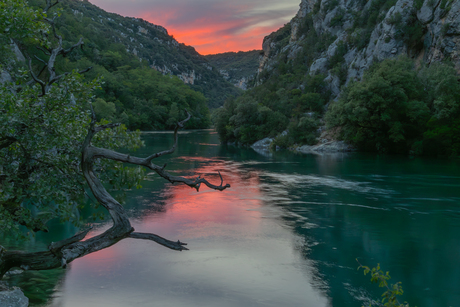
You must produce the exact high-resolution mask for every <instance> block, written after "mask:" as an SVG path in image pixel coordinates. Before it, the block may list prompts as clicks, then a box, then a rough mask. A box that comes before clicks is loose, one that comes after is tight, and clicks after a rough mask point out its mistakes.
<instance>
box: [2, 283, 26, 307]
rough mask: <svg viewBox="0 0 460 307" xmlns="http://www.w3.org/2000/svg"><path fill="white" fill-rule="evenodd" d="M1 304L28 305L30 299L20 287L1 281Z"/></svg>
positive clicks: (6, 306) (19, 306) (13, 306)
mask: <svg viewBox="0 0 460 307" xmlns="http://www.w3.org/2000/svg"><path fill="white" fill-rule="evenodd" d="M0 306H2V307H27V306H29V299H28V298H27V297H26V296H25V295H24V293H23V292H22V291H21V289H19V288H18V287H8V285H7V284H6V283H4V282H0Z"/></svg>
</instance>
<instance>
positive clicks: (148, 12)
mask: <svg viewBox="0 0 460 307" xmlns="http://www.w3.org/2000/svg"><path fill="white" fill-rule="evenodd" d="M90 1H91V2H92V3H94V4H96V5H97V6H99V7H101V8H103V9H105V10H106V11H109V12H114V13H117V14H120V15H123V16H130V17H139V18H143V19H145V20H147V21H149V22H151V23H153V24H157V25H161V26H163V27H165V28H166V29H167V30H168V32H169V34H171V35H174V37H175V38H176V39H177V40H178V41H179V42H181V43H184V44H187V45H191V46H193V47H195V49H196V50H197V51H198V52H199V53H201V54H214V53H221V52H227V51H248V50H254V49H261V48H262V40H263V38H264V36H266V35H268V34H270V33H271V32H273V31H275V30H277V29H279V28H280V27H281V26H283V25H284V24H285V23H287V22H288V21H289V20H290V19H291V18H292V17H294V15H295V14H296V12H297V10H298V7H299V2H300V0H284V1H282V3H280V1H279V0H233V1H232V2H230V1H224V0H194V1H190V0H189V1H186V0H169V1H164V0H161V1H160V0H131V1H126V0H123V1H121V0H90Z"/></svg>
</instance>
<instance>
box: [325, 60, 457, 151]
mask: <svg viewBox="0 0 460 307" xmlns="http://www.w3.org/2000/svg"><path fill="white" fill-rule="evenodd" d="M459 93H460V83H459V82H458V79H457V73H456V71H455V69H454V68H453V67H451V66H449V65H446V64H442V63H434V64H432V65H431V66H430V67H424V68H422V69H421V70H419V71H417V70H415V67H414V63H413V62H412V61H411V60H410V59H408V58H406V57H399V58H397V59H390V60H385V61H383V62H381V63H377V64H375V65H374V66H373V67H372V68H371V69H370V70H369V71H368V72H366V73H365V75H364V78H363V81H362V82H355V83H351V84H350V85H349V86H348V88H346V89H345V90H344V91H343V92H342V95H341V98H340V99H339V101H337V102H335V103H333V104H331V106H330V107H329V110H328V112H327V114H326V120H327V122H328V125H329V127H341V132H342V137H343V138H344V139H345V140H347V141H349V142H352V143H354V144H355V145H357V146H358V147H360V148H361V149H364V150H369V151H380V152H393V153H395V152H396V153H409V152H411V153H412V154H416V155H435V156H458V155H459V153H460V137H459V134H458V132H459V131H460V126H459V124H460V94H459Z"/></svg>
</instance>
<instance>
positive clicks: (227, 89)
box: [29, 0, 240, 108]
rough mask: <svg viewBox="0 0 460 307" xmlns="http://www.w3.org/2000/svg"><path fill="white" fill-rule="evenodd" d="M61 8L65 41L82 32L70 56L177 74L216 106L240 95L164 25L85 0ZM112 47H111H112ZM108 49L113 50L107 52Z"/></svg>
mask: <svg viewBox="0 0 460 307" xmlns="http://www.w3.org/2000/svg"><path fill="white" fill-rule="evenodd" d="M29 3H30V5H32V6H40V7H41V6H42V5H43V1H41V0H31V1H29ZM59 7H61V8H63V12H62V15H61V17H60V18H58V20H57V22H58V31H59V32H60V33H61V34H62V35H63V38H64V41H65V42H68V44H69V45H70V44H71V43H74V42H75V41H77V40H78V38H79V37H83V38H84V41H85V47H84V51H82V52H77V53H76V54H75V55H73V56H72V57H71V58H70V60H71V61H75V60H78V59H80V58H81V57H86V58H87V59H88V60H90V61H91V62H94V63H96V64H98V65H101V66H103V67H104V68H106V69H108V70H109V71H111V70H112V71H113V70H115V69H116V68H117V67H120V66H123V65H126V64H127V63H123V61H124V62H126V61H127V59H128V58H129V61H130V60H131V59H136V61H138V62H141V63H143V65H144V66H149V67H151V68H153V69H155V70H157V71H159V72H161V73H162V74H165V75H167V74H171V75H175V76H177V77H179V78H180V79H181V80H182V81H183V82H184V83H186V84H188V85H189V86H190V87H191V88H192V89H194V90H196V91H199V92H201V93H203V94H204V95H205V97H206V98H207V99H208V106H209V107H210V108H216V107H219V106H221V105H222V104H223V102H224V100H225V98H226V97H228V96H230V95H232V96H237V95H239V93H240V92H239V90H238V89H237V88H235V87H234V86H233V85H232V84H231V83H229V82H227V81H226V80H225V79H224V78H223V76H222V75H221V74H220V73H219V72H218V71H217V70H216V69H215V68H214V67H213V66H212V65H210V63H209V62H208V60H207V59H206V58H205V57H203V56H202V55H200V54H199V53H198V52H197V51H196V50H195V49H194V48H193V47H191V46H187V45H185V44H181V43H179V42H177V41H176V40H175V39H174V37H172V36H171V35H169V34H168V31H167V30H166V29H165V28H164V27H162V26H158V25H154V24H151V23H149V22H147V21H145V20H142V19H139V18H130V17H123V16H120V15H118V14H113V13H108V12H106V11H104V10H102V9H100V8H99V7H97V6H95V5H93V4H91V3H90V2H88V1H86V0H84V1H80V0H68V1H64V2H62V3H60V5H59ZM114 52H115V53H114ZM110 53H112V54H110Z"/></svg>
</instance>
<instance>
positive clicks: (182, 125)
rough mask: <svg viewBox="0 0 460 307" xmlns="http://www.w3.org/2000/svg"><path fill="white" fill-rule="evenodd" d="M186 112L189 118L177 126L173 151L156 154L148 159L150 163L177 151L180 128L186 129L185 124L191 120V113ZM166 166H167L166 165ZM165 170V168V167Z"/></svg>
mask: <svg viewBox="0 0 460 307" xmlns="http://www.w3.org/2000/svg"><path fill="white" fill-rule="evenodd" d="M185 112H186V113H187V118H186V119H184V120H183V121H181V122H178V123H177V125H176V128H175V129H174V145H173V147H172V148H171V149H169V150H165V151H162V152H159V153H155V154H153V155H151V156H149V157H147V160H148V161H149V162H150V161H152V160H153V159H155V158H158V157H161V156H164V155H169V154H172V153H173V152H174V151H175V150H176V147H177V140H178V137H177V132H178V131H179V129H180V128H183V127H184V124H185V123H186V122H188V120H189V119H190V118H191V115H190V113H189V112H188V111H187V109H186V110H185ZM165 166H166V165H165ZM163 168H164V167H163Z"/></svg>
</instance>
